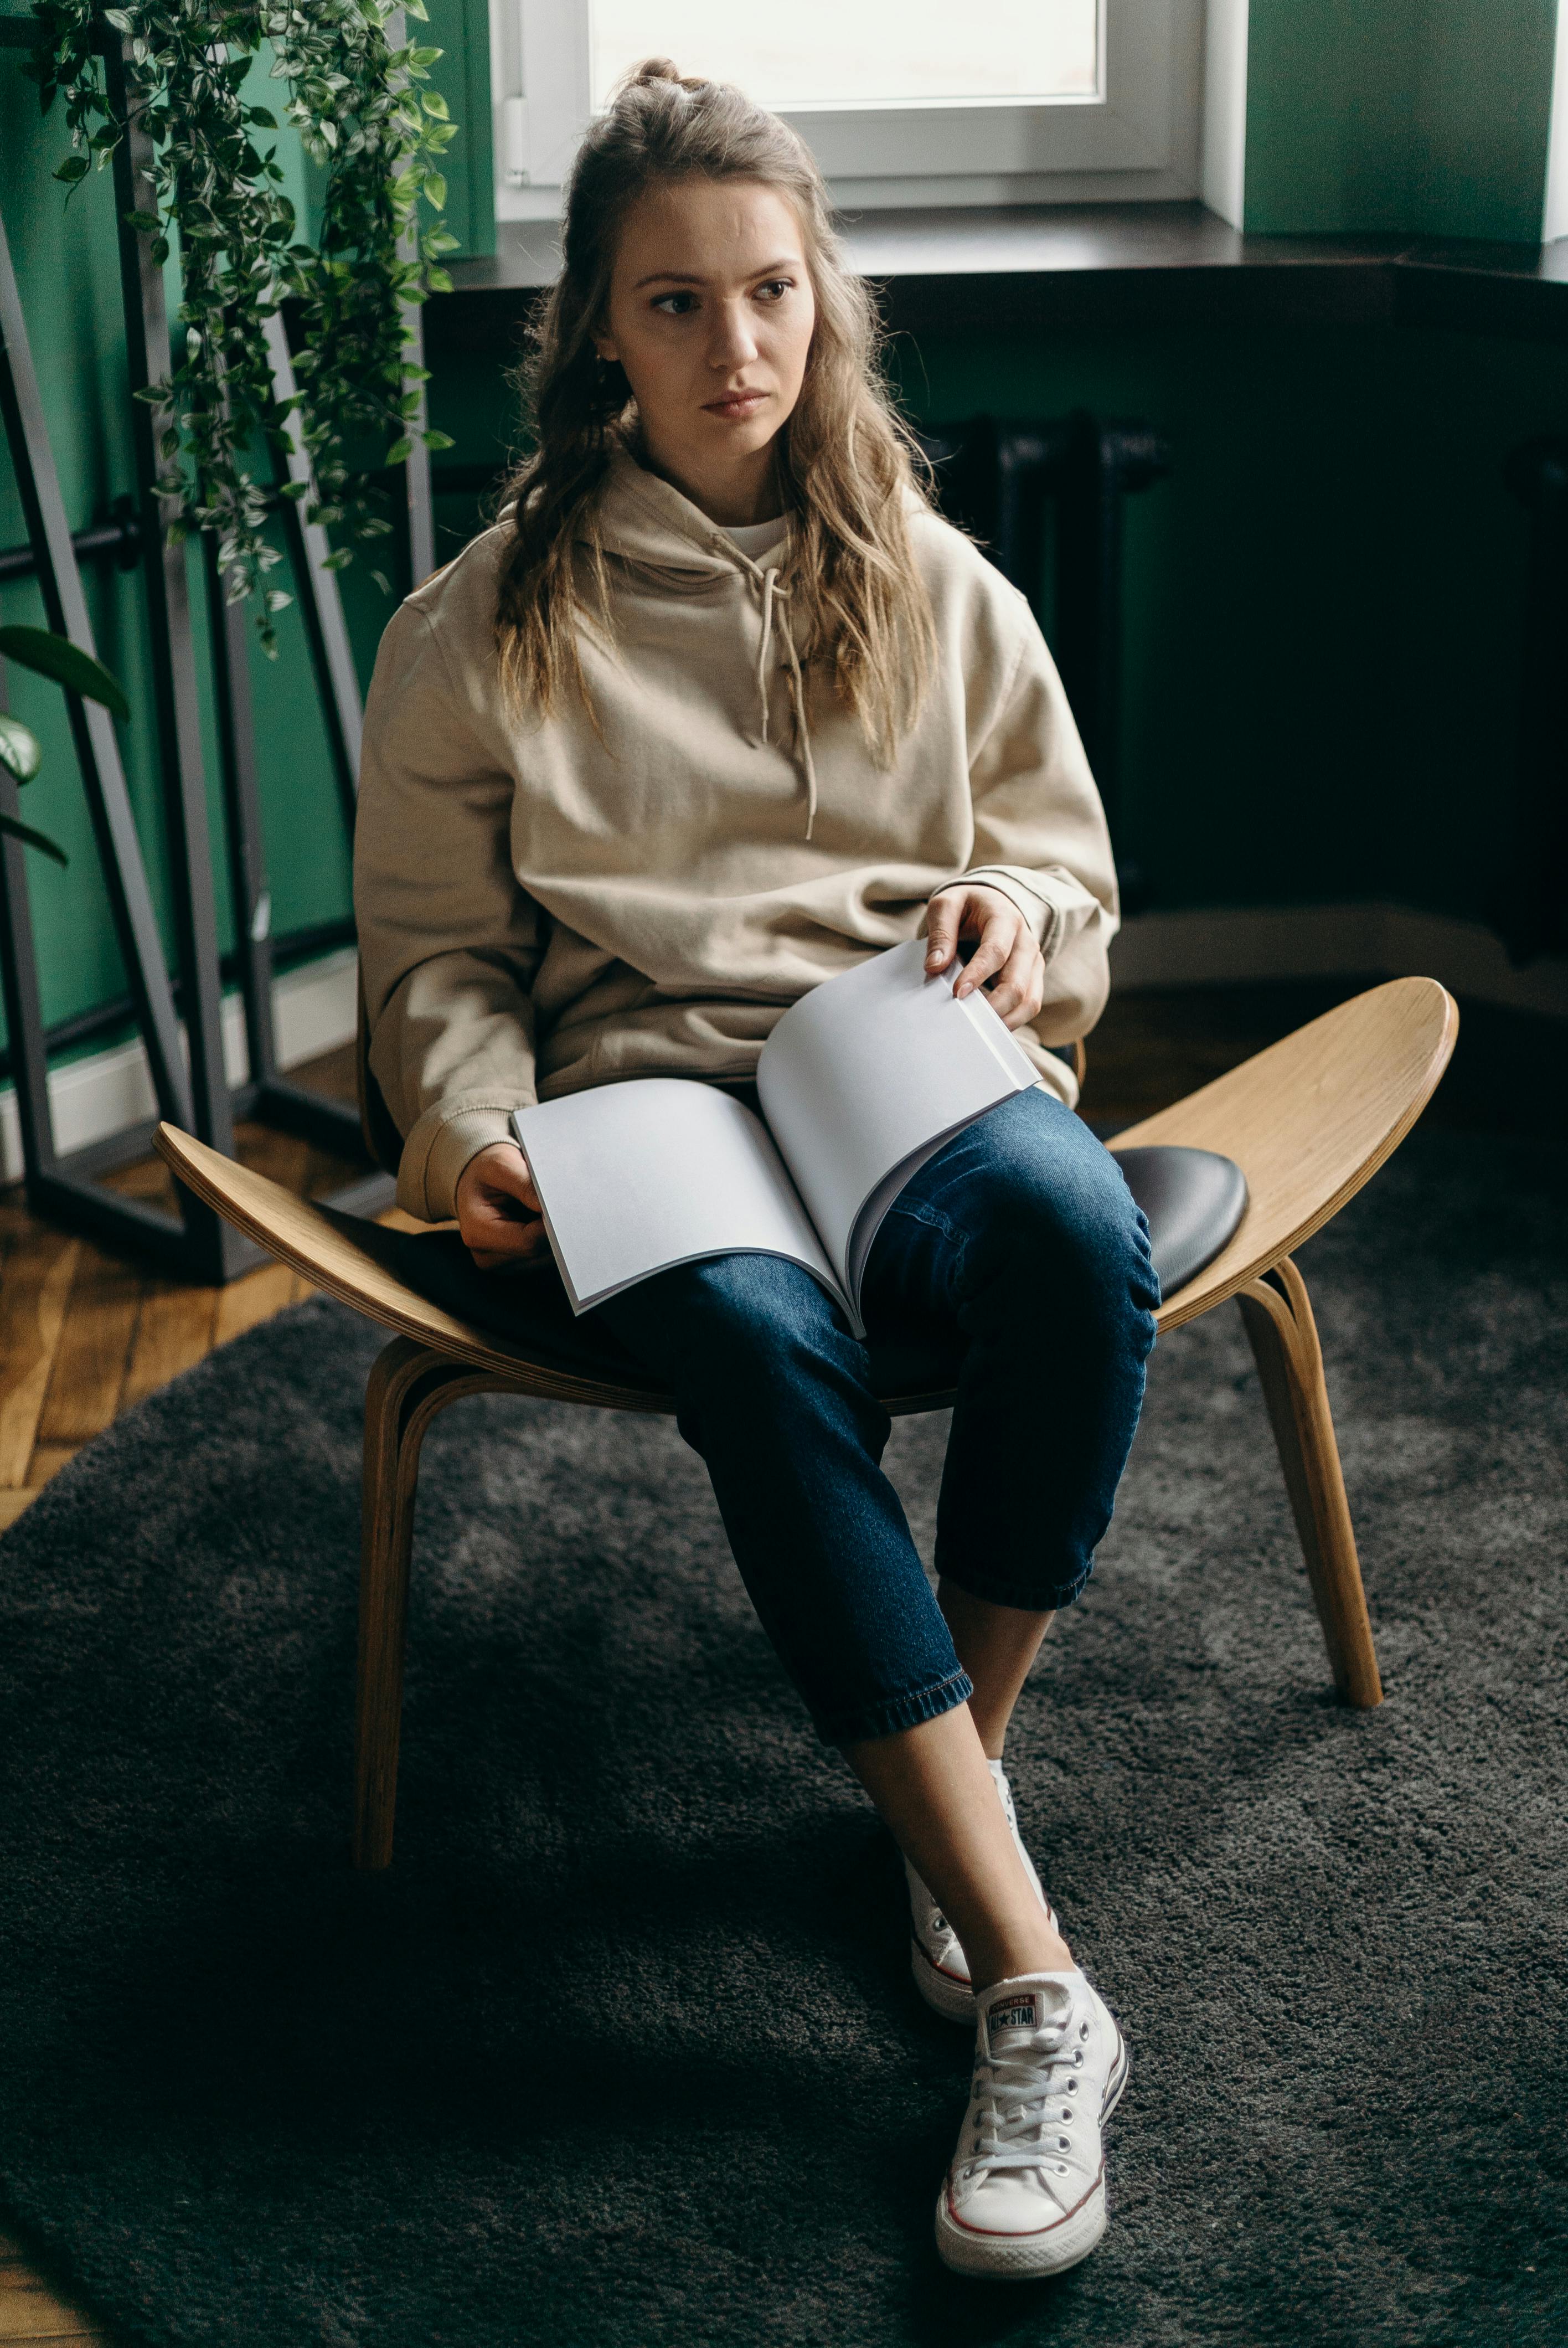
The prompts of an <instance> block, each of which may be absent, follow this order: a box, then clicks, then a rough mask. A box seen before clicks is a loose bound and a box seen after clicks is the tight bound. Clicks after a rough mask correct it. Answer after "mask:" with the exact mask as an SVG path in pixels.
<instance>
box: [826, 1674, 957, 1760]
mask: <svg viewBox="0 0 1568 2348" xmlns="http://www.w3.org/2000/svg"><path fill="white" fill-rule="evenodd" d="M974 1692H975V1684H974V1682H973V1680H972V1679H971V1678H970V1677H969V1675H968V1672H965V1671H958V1672H949V1673H948V1675H947V1677H946V1678H945V1679H940V1680H933V1681H932V1682H931V1683H930V1684H929V1685H928V1686H927V1687H923V1688H910V1689H909V1690H908V1691H907V1693H906V1694H903V1695H890V1696H885V1697H884V1698H883V1699H882V1701H881V1703H880V1704H867V1705H866V1706H865V1707H864V1708H863V1709H862V1710H861V1711H858V1712H836V1713H829V1714H827V1715H824V1716H823V1717H821V1718H819V1719H818V1721H817V1723H816V1733H817V1735H819V1736H820V1737H821V1739H822V1741H823V1743H824V1744H825V1745H862V1744H864V1743H866V1740H867V1739H868V1738H870V1737H873V1736H897V1734H898V1732H899V1730H900V1729H904V1728H918V1727H919V1725H920V1723H921V1722H922V1721H923V1720H935V1719H936V1718H937V1716H938V1714H939V1713H944V1712H953V1711H955V1710H956V1709H957V1707H958V1705H959V1704H968V1700H969V1698H970V1697H971V1696H972V1695H973V1694H974Z"/></svg>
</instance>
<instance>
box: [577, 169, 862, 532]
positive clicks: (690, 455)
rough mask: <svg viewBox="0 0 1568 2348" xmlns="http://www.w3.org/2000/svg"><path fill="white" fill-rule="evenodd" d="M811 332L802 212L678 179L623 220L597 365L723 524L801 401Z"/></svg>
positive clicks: (755, 190) (735, 184) (764, 190)
mask: <svg viewBox="0 0 1568 2348" xmlns="http://www.w3.org/2000/svg"><path fill="white" fill-rule="evenodd" d="M815 323H816V303H815V297H814V295H813V293H812V287H811V279H810V277H809V276H808V274H807V273H806V267H805V260H804V239H803V237H802V235H801V229H800V222H799V221H798V220H797V219H796V217H795V213H794V207H793V206H792V205H791V204H790V203H789V202H788V201H787V200H786V199H785V198H784V196H782V195H780V194H779V193H778V192H777V191H775V190H774V189H773V188H769V187H764V186H762V185H761V184H760V183H759V182H757V181H755V180H719V181H714V180H701V179H692V180H674V181H671V182H669V183H667V184H665V185H663V186H661V187H656V188H652V189H650V190H649V191H648V192H647V194H646V195H643V196H641V197H640V198H639V199H638V201H637V202H636V204H635V205H634V206H633V207H632V209H631V211H630V213H629V214H628V215H627V219H626V221H625V224H624V226H623V228H622V230H621V233H620V244H619V247H618V249H617V252H616V256H615V267H614V272H613V274H612V276H611V280H610V302H609V310H608V315H607V317H606V320H605V325H604V330H603V332H601V333H600V334H598V335H595V336H594V342H595V345H596V346H597V348H598V350H599V352H600V356H601V357H603V358H606V359H612V360H619V361H620V365H621V366H622V367H623V368H624V369H625V371H626V376H627V380H628V382H629V383H630V386H631V390H632V395H633V396H634V397H635V399H636V401H637V407H638V414H639V416H640V417H641V425H642V432H643V438H644V440H645V442H646V445H647V450H648V454H649V456H650V457H651V459H652V461H653V462H654V464H655V465H656V466H657V467H658V469H660V470H661V472H663V473H665V474H666V475H667V476H668V477H669V478H670V479H672V480H673V481H674V482H675V483H676V484H677V486H678V487H681V488H682V489H686V490H687V491H688V493H689V494H692V495H694V496H695V497H696V499H697V501H698V502H699V503H700V504H703V505H705V507H706V509H707V510H708V511H709V512H711V513H712V515H713V519H714V520H718V521H741V520H748V519H751V518H753V517H752V516H751V515H750V514H749V513H741V512H737V511H731V512H720V511H717V510H716V509H715V502H714V501H715V500H716V501H717V503H719V504H726V503H727V504H730V505H734V504H737V503H738V504H742V505H746V504H753V503H754V502H755V495H756V492H757V490H758V488H759V486H760V484H761V483H763V482H764V480H765V479H767V478H768V476H769V474H770V472H771V458H770V456H769V451H770V449H771V448H772V444H773V442H774V438H775V437H776V435H777V434H778V432H779V430H780V428H781V427H782V426H783V425H784V422H785V420H786V419H787V417H789V415H790V413H791V411H792V409H793V408H794V404H795V401H796V400H797V399H798V398H799V396H800V387H801V382H802V379H803V377H804V374H805V366H806V359H807V356H808V354H809V352H810V349H811V337H812V330H813V328H814V326H815Z"/></svg>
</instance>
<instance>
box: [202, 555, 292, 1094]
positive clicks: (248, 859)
mask: <svg viewBox="0 0 1568 2348" xmlns="http://www.w3.org/2000/svg"><path fill="white" fill-rule="evenodd" d="M201 551H202V560H203V568H204V570H205V572H206V576H207V625H208V632H209V633H210V636H211V639H212V683H213V691H214V696H215V699H216V703H217V708H216V712H215V714H216V716H217V721H218V749H219V757H220V761H221V764H222V772H223V809H224V816H225V828H226V829H227V832H228V839H229V888H230V897H231V903H232V906H233V913H234V958H235V961H236V963H237V964H238V971H239V978H240V994H241V1001H242V1003H243V1004H244V1008H245V1048H246V1053H247V1056H248V1057H249V1060H250V1081H251V1084H253V1085H268V1084H271V1083H272V1078H273V1077H274V1076H276V1074H277V1053H276V1049H275V1045H274V1039H273V1034H272V892H271V891H270V890H269V889H268V887H267V870H266V858H265V852H264V849H263V845H262V834H261V794H260V792H259V790H258V788H257V783H256V729H255V726H254V723H253V720H252V715H251V665H250V646H249V644H248V641H247V638H248V634H249V623H248V622H247V620H246V618H245V606H244V605H243V604H242V603H236V602H230V600H229V597H228V593H227V591H226V588H225V585H224V581H223V574H222V571H221V569H220V565H219V561H218V541H217V539H216V538H215V537H214V535H213V533H212V532H211V531H210V530H208V531H207V532H206V533H205V536H204V538H203V541H202V549H201Z"/></svg>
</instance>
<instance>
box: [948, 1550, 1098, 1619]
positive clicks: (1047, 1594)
mask: <svg viewBox="0 0 1568 2348" xmlns="http://www.w3.org/2000/svg"><path fill="white" fill-rule="evenodd" d="M1093 1570H1094V1560H1093V1559H1092V1558H1091V1559H1090V1560H1089V1563H1088V1564H1087V1565H1086V1566H1085V1567H1084V1569H1083V1570H1082V1572H1081V1574H1079V1575H1078V1576H1077V1578H1076V1579H1075V1580H1074V1581H1067V1582H1063V1583H1061V1586H1060V1587H1059V1588H1056V1589H1047V1590H1041V1588H1040V1584H1039V1583H1038V1582H1035V1583H1033V1584H1031V1585H1030V1586H1028V1587H1026V1586H1025V1585H1024V1584H1023V1583H1022V1582H1020V1581H1004V1580H1003V1579H1002V1578H1001V1576H1000V1575H999V1574H992V1573H971V1572H970V1570H969V1569H968V1566H956V1565H951V1564H949V1563H948V1560H946V1559H945V1558H941V1557H938V1560H937V1573H938V1579H939V1580H941V1581H950V1582H952V1583H954V1584H955V1585H956V1587H957V1588H958V1589H959V1590H962V1591H965V1592H966V1593H967V1594H968V1596H969V1597H970V1598H983V1599H984V1600H985V1601H986V1603H987V1604H988V1605H989V1606H1016V1607H1017V1608H1018V1609H1019V1610H1020V1612H1022V1613H1025V1614H1060V1613H1061V1612H1063V1611H1064V1609H1065V1608H1067V1607H1069V1606H1075V1605H1076V1604H1077V1602H1078V1601H1079V1600H1080V1599H1081V1597H1082V1595H1083V1593H1084V1591H1085V1590H1086V1589H1087V1588H1088V1586H1089V1578H1090V1576H1091V1573H1092V1572H1093Z"/></svg>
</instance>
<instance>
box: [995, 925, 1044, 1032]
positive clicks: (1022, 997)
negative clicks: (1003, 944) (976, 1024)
mask: <svg viewBox="0 0 1568 2348" xmlns="http://www.w3.org/2000/svg"><path fill="white" fill-rule="evenodd" d="M1042 968H1043V965H1042V963H1041V961H1040V948H1039V947H1038V946H1037V945H1036V943H1035V942H1034V940H1033V939H1032V938H1030V937H1025V938H1022V939H1020V942H1019V943H1018V945H1017V946H1016V947H1015V948H1014V950H1013V952H1012V953H1011V954H1009V957H1008V960H1007V962H1006V963H1005V964H1004V966H1003V969H1002V973H1001V976H1000V977H999V979H998V981H997V983H996V984H995V985H994V986H993V987H992V989H991V991H990V994H991V1008H992V1010H993V1011H995V1013H996V1014H997V1016H998V1017H999V1019H1000V1020H1001V1022H1002V1024H1003V1025H1004V1026H1008V1027H1025V1026H1027V1025H1029V1022H1030V1020H1031V1019H1032V1018H1033V1017H1034V1014H1035V1013H1036V1012H1037V1011H1038V1010H1039V1009H1040V993H1041V988H1040V978H1041V973H1042Z"/></svg>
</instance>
